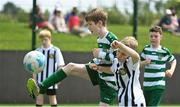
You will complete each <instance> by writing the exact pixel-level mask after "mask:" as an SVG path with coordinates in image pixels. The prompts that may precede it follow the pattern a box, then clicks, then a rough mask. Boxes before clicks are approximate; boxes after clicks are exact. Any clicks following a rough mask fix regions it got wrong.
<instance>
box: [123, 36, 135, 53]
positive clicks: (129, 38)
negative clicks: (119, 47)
mask: <svg viewBox="0 0 180 107" xmlns="http://www.w3.org/2000/svg"><path fill="white" fill-rule="evenodd" d="M121 42H122V43H123V44H125V45H126V46H128V47H130V48H132V49H134V50H135V49H136V48H137V47H138V41H137V40H136V39H135V38H134V37H132V36H126V37H125V38H123V39H122V40H121Z"/></svg>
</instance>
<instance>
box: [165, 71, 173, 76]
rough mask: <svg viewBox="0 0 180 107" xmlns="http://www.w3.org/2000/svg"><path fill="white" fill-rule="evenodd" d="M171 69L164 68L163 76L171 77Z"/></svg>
mask: <svg viewBox="0 0 180 107" xmlns="http://www.w3.org/2000/svg"><path fill="white" fill-rule="evenodd" d="M172 75H173V74H172V71H171V70H166V72H165V76H166V77H169V78H171V77H172Z"/></svg>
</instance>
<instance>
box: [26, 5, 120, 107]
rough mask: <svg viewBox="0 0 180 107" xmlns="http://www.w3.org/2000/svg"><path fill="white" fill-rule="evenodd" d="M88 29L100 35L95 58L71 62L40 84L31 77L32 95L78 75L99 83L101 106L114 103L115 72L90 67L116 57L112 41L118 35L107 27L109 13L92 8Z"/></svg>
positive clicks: (29, 87) (28, 83) (105, 63)
mask: <svg viewBox="0 0 180 107" xmlns="http://www.w3.org/2000/svg"><path fill="white" fill-rule="evenodd" d="M85 19H86V21H87V24H88V29H89V30H90V31H91V32H92V34H95V35H98V38H97V43H98V48H95V49H94V50H93V56H94V59H93V60H92V61H91V62H89V63H88V64H76V63H69V64H67V65H66V66H65V67H63V68H62V69H59V70H58V71H57V72H56V73H54V74H53V75H51V76H50V77H48V78H47V79H46V80H44V81H42V83H40V84H39V85H37V84H36V82H35V81H34V79H29V80H28V82H27V89H28V93H29V95H30V96H34V97H36V96H37V95H38V94H39V93H45V92H46V89H47V88H48V87H50V86H52V85H54V84H56V83H58V82H60V81H62V80H64V79H65V78H66V77H67V76H69V75H74V76H78V77H81V78H84V79H86V80H90V81H91V82H92V84H93V85H99V90H100V101H99V106H101V107H106V106H109V104H112V103H113V101H114V100H115V99H116V96H117V88H116V84H115V77H114V75H113V74H107V73H104V72H96V71H94V70H93V69H92V68H90V66H89V65H90V64H91V63H95V64H98V65H101V66H111V65H112V61H113V59H114V57H115V56H114V54H115V53H114V50H113V49H112V48H111V43H112V42H113V41H114V40H117V37H116V36H115V35H114V34H113V33H112V32H109V31H108V30H107V28H106V23H107V13H106V12H104V10H102V9H99V8H96V9H93V10H91V11H90V12H89V13H88V14H87V16H86V17H85Z"/></svg>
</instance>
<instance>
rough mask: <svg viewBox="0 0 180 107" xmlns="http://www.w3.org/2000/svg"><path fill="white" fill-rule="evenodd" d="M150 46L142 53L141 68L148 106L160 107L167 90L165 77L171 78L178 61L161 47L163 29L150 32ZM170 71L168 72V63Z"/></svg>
mask: <svg viewBox="0 0 180 107" xmlns="http://www.w3.org/2000/svg"><path fill="white" fill-rule="evenodd" d="M149 32H150V45H146V46H145V47H144V49H143V51H142V53H141V60H142V62H141V66H145V70H144V82H143V85H144V96H145V99H146V104H147V106H158V105H159V104H160V101H161V98H162V95H163V93H164V90H165V77H171V76H172V75H173V73H174V70H175V68H176V59H175V57H174V56H173V55H172V54H171V53H170V51H169V50H168V49H167V48H165V47H163V46H161V45H160V41H161V39H162V29H161V27H159V26H155V27H152V28H151V29H150V30H149ZM167 62H170V63H171V67H170V69H168V70H166V63H167Z"/></svg>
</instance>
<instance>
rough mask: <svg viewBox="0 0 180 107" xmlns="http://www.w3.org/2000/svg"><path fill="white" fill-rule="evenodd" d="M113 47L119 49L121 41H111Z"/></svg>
mask: <svg viewBox="0 0 180 107" xmlns="http://www.w3.org/2000/svg"><path fill="white" fill-rule="evenodd" d="M111 47H112V48H113V49H117V48H118V47H119V42H118V41H117V40H114V41H113V42H112V43H111Z"/></svg>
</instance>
